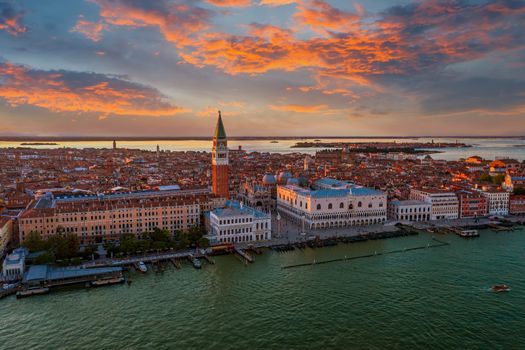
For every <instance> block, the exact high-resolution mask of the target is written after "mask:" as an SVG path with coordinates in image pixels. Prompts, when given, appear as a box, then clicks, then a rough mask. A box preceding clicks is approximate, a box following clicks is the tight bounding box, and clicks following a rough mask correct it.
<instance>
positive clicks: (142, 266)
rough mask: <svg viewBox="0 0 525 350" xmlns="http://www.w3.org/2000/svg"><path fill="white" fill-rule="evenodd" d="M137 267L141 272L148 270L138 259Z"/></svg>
mask: <svg viewBox="0 0 525 350" xmlns="http://www.w3.org/2000/svg"><path fill="white" fill-rule="evenodd" d="M137 267H138V269H139V271H140V272H143V273H146V272H148V267H147V266H146V264H145V263H144V261H139V263H138V264H137Z"/></svg>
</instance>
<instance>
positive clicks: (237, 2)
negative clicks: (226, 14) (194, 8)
mask: <svg viewBox="0 0 525 350" xmlns="http://www.w3.org/2000/svg"><path fill="white" fill-rule="evenodd" d="M206 2H208V3H210V4H212V5H214V6H218V7H247V6H250V5H251V0H206Z"/></svg>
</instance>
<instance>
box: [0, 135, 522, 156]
mask: <svg viewBox="0 0 525 350" xmlns="http://www.w3.org/2000/svg"><path fill="white" fill-rule="evenodd" d="M314 140H315V139H287V140H278V143H272V142H271V140H231V141H229V142H228V145H229V147H230V148H231V149H237V147H239V146H242V148H243V149H245V150H246V151H258V152H278V153H290V152H301V153H310V154H312V153H315V151H316V150H317V149H316V148H291V146H293V145H295V144H296V143H297V142H299V141H301V142H306V141H310V142H312V141H314ZM320 140H321V141H322V142H392V141H394V140H395V141H396V142H431V141H432V140H434V142H436V143H440V142H446V143H453V142H456V141H458V142H460V143H465V144H469V145H472V147H465V148H461V147H460V148H449V149H441V150H440V151H441V152H442V153H437V154H433V155H432V157H433V158H435V159H445V160H457V159H459V158H465V157H469V156H472V155H478V156H481V157H483V158H486V159H495V158H496V157H511V158H516V159H518V160H525V139H520V138H476V139H472V138H466V139H462V138H458V139H455V138H414V139H366V138H365V139H362V138H361V139H352V138H346V139H320ZM21 142H22V141H20V142H14V141H0V148H5V147H20V144H21ZM56 143H57V145H55V146H30V147H34V148H58V147H72V148H110V147H112V142H111V141H67V142H63V141H57V142H56ZM117 144H118V147H122V148H132V149H143V150H150V151H154V150H156V147H157V145H159V146H160V148H161V149H162V150H170V151H206V152H209V151H210V148H211V141H207V140H158V141H118V142H117Z"/></svg>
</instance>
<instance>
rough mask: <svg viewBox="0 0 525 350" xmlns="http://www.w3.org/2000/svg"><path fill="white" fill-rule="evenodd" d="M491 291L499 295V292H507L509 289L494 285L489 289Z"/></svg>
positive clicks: (502, 285)
mask: <svg viewBox="0 0 525 350" xmlns="http://www.w3.org/2000/svg"><path fill="white" fill-rule="evenodd" d="M490 290H491V291H493V292H495V293H501V292H509V291H510V287H509V286H507V285H506V284H495V285H493V286H492V287H491V288H490Z"/></svg>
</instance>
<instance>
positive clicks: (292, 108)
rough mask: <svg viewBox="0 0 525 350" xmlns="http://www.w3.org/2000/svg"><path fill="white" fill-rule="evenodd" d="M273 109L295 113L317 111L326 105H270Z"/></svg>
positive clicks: (320, 110)
mask: <svg viewBox="0 0 525 350" xmlns="http://www.w3.org/2000/svg"><path fill="white" fill-rule="evenodd" d="M270 108H271V109H273V110H275V111H282V112H295V113H319V112H322V111H324V110H326V109H328V106H327V105H293V104H292V105H270Z"/></svg>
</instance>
